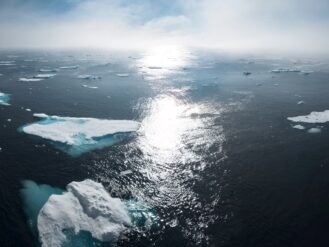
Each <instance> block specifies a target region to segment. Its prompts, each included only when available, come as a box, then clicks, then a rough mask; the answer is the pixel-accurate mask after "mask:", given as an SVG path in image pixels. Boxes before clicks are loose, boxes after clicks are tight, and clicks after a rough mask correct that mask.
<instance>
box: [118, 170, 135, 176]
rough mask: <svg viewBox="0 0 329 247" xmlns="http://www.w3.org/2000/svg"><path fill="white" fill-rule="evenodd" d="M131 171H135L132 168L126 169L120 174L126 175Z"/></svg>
mask: <svg viewBox="0 0 329 247" xmlns="http://www.w3.org/2000/svg"><path fill="white" fill-rule="evenodd" d="M131 173H133V171H132V170H130V169H128V170H125V171H122V172H120V175H121V176H125V175H128V174H131Z"/></svg>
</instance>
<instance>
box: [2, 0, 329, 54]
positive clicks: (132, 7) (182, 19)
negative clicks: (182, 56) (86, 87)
mask: <svg viewBox="0 0 329 247" xmlns="http://www.w3.org/2000/svg"><path fill="white" fill-rule="evenodd" d="M0 33H1V39H0V48H4V49H6V48H111V49H112V48H120V49H144V48H146V47H156V46H170V45H177V46H186V47H198V48H209V49H217V50H223V51H231V52H240V51H241V52H281V53H287V52H291V53H294V52H295V53H320V54H329V45H328V44H329V1H328V0H266V1H265V0H47V1H45V0H1V1H0Z"/></svg>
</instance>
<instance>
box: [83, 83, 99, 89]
mask: <svg viewBox="0 0 329 247" xmlns="http://www.w3.org/2000/svg"><path fill="white" fill-rule="evenodd" d="M82 86H83V87H85V88H90V89H97V88H98V87H97V86H89V85H85V84H83V85H82Z"/></svg>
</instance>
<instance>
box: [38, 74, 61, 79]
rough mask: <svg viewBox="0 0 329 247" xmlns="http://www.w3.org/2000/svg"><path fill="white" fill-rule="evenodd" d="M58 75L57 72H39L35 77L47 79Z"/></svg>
mask: <svg viewBox="0 0 329 247" xmlns="http://www.w3.org/2000/svg"><path fill="white" fill-rule="evenodd" d="M54 76H56V74H37V75H35V76H34V78H41V79H47V78H51V77H54Z"/></svg>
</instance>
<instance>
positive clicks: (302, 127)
mask: <svg viewBox="0 0 329 247" xmlns="http://www.w3.org/2000/svg"><path fill="white" fill-rule="evenodd" d="M292 127H293V128H294V129H298V130H304V129H305V127H304V126H303V125H300V124H297V125H294V126H292Z"/></svg>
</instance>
